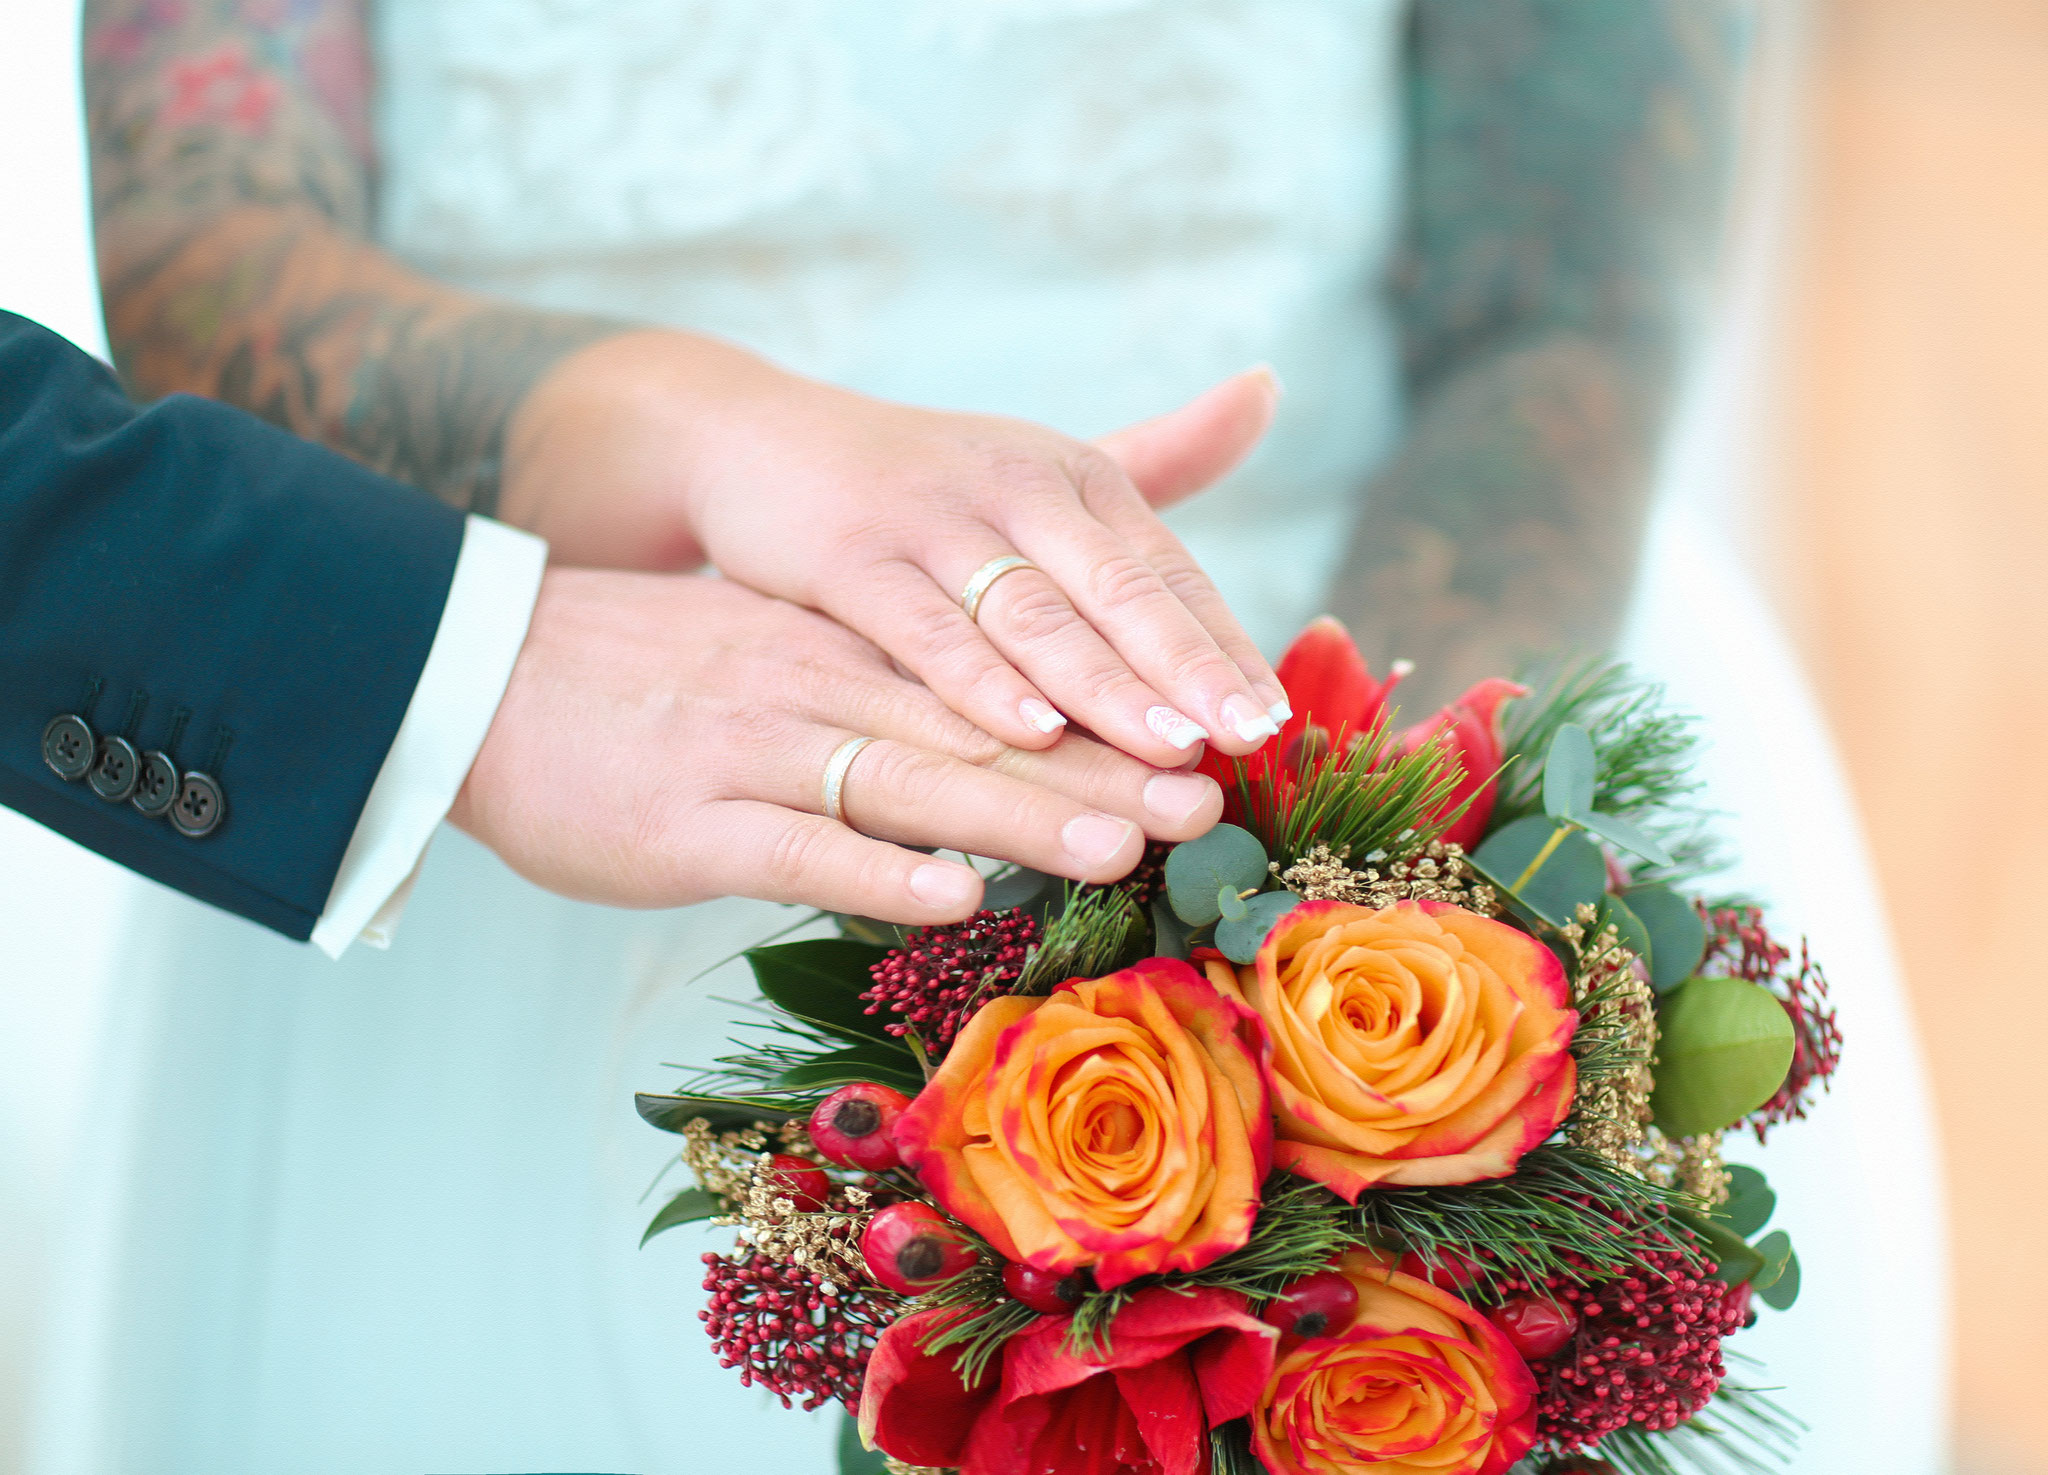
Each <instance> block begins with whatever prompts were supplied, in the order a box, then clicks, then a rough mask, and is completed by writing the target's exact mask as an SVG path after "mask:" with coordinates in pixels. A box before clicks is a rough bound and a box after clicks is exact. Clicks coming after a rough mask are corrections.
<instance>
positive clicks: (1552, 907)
mask: <svg viewBox="0 0 2048 1475" xmlns="http://www.w3.org/2000/svg"><path fill="white" fill-rule="evenodd" d="M1557 831H1558V823H1557V821H1556V820H1553V819H1550V818H1548V817H1547V816H1545V815H1540V814H1532V815H1528V816H1526V817H1524V818H1522V819H1518V820H1516V821H1515V822H1514V823H1513V824H1511V825H1509V826H1507V827H1506V828H1505V829H1501V830H1497V831H1495V832H1494V833H1493V834H1491V835H1489V836H1487V837H1486V843H1485V844H1483V845H1481V846H1480V847H1479V849H1478V850H1477V851H1476V852H1474V853H1473V856H1472V863H1473V865H1475V866H1477V867H1478V868H1479V869H1480V870H1481V871H1482V872H1484V873H1485V875H1486V878H1487V879H1488V880H1489V881H1492V882H1493V883H1494V884H1495V885H1496V886H1498V887H1500V889H1501V890H1503V891H1506V892H1509V893H1511V894H1512V895H1513V896H1514V897H1515V898H1516V899H1517V900H1519V901H1520V902H1521V903H1522V905H1523V906H1525V907H1527V908H1528V909H1529V910H1530V911H1531V912H1533V913H1535V914H1536V916H1538V917H1540V918H1541V919H1542V920H1543V921H1545V922H1548V923H1549V924H1550V925H1551V926H1553V927H1562V926H1564V925H1565V924H1566V923H1567V922H1570V921H1571V920H1572V918H1573V914H1574V913H1575V912H1576V911H1577V910H1578V908H1579V906H1580V905H1581V904H1582V903H1583V904H1595V905H1597V904H1598V902H1599V900H1600V898H1601V897H1603V896H1605V895H1606V894H1607V861H1606V858H1605V857H1603V856H1602V855H1601V854H1600V847H1599V846H1597V845H1595V844H1594V843H1593V842H1592V841H1590V840H1588V839H1587V838H1586V837H1585V836H1584V835H1581V834H1579V833H1578V832H1577V831H1570V832H1568V833H1567V834H1565V835H1564V836H1563V837H1562V838H1561V839H1559V840H1558V842H1557V844H1556V846H1555V847H1554V848H1553V849H1552V850H1551V852H1550V855H1549V857H1548V858H1547V859H1545V861H1544V862H1543V865H1542V867H1541V868H1540V869H1539V870H1538V871H1537V872H1536V874H1535V875H1533V876H1532V877H1530V878H1529V880H1528V881H1527V882H1525V883H1524V884H1523V885H1522V886H1521V887H1520V888H1519V889H1518V888H1517V887H1516V886H1515V882H1516V880H1517V879H1519V878H1520V876H1521V874H1522V872H1523V871H1525V870H1527V869H1528V868H1529V865H1530V863H1531V862H1532V861H1534V860H1535V859H1536V857H1537V856H1538V855H1539V854H1541V853H1542V851H1543V848H1544V846H1546V845H1549V844H1550V840H1551V837H1552V836H1553V835H1556V834H1557Z"/></svg>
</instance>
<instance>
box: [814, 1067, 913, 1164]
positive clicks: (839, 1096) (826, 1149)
mask: <svg viewBox="0 0 2048 1475" xmlns="http://www.w3.org/2000/svg"><path fill="white" fill-rule="evenodd" d="M908 1105H910V1098H909V1097H908V1096H905V1095H904V1094H903V1093H902V1092H901V1091H892V1090H890V1089H889V1088H888V1087H887V1086H877V1085H875V1084H873V1083H872V1082H868V1081H863V1082H861V1083H860V1084H858V1085H853V1086H841V1087H840V1088H839V1089H838V1090H836V1091H834V1092H833V1093H832V1094H831V1095H830V1096H827V1097H826V1098H825V1099H824V1100H823V1101H820V1102H819V1103H818V1107H817V1110H815V1111H813V1112H812V1113H811V1145H812V1146H813V1147H815V1148H817V1149H818V1151H819V1152H821V1153H823V1154H824V1155H825V1156H826V1157H827V1158H829V1159H830V1160H831V1161H833V1162H835V1163H838V1164H840V1165H841V1166H843V1167H848V1168H866V1169H867V1170H868V1171H869V1172H871V1173H879V1172H883V1171H885V1170H887V1169H889V1168H893V1167H895V1166H896V1165H897V1164H898V1163H900V1162H902V1161H903V1160H902V1159H901V1158H900V1157H898V1156H897V1155H896V1142H895V1139H894V1138H893V1137H892V1136H891V1135H890V1130H889V1129H890V1128H891V1127H893V1126H895V1125H896V1118H898V1117H900V1116H902V1115H903V1109H904V1108H905V1107H907V1106H908Z"/></svg>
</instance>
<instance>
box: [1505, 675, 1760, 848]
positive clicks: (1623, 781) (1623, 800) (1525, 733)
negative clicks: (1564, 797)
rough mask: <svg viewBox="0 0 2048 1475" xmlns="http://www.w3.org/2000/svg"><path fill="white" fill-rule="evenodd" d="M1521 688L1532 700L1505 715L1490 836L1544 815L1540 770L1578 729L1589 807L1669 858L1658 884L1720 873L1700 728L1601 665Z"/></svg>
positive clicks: (1657, 691) (1659, 692) (1652, 690)
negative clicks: (1564, 736)
mask: <svg viewBox="0 0 2048 1475" xmlns="http://www.w3.org/2000/svg"><path fill="white" fill-rule="evenodd" d="M1523 680H1524V684H1525V685H1527V686H1528V687H1529V688H1530V695H1528V696H1526V697H1521V698H1518V699H1517V700H1515V701H1513V702H1510V703H1509V704H1508V705H1507V707H1506V709H1505V711H1504V713H1503V718H1502V741H1503V751H1504V754H1505V757H1506V762H1507V768H1506V771H1505V772H1504V773H1503V775H1502V777H1501V784H1500V794H1499V797H1498V799H1497V800H1496V801H1495V804H1494V811H1493V818H1492V820H1491V821H1490V822H1489V828H1491V829H1499V828H1502V827H1504V826H1506V825H1509V824H1512V823H1513V822H1514V821H1516V820H1518V819H1522V818H1524V817H1526V816H1528V815H1532V814H1541V813H1543V761H1544V759H1545V757H1546V756H1548V754H1549V752H1550V742H1551V739H1552V738H1554V737H1555V736H1556V735H1557V730H1558V729H1559V728H1560V727H1563V726H1564V725H1565V724H1566V723H1576V724H1577V725H1578V726H1580V727H1583V728H1585V729H1586V732H1587V733H1588V735H1590V736H1591V738H1592V739H1593V752H1594V754H1595V757H1596V759H1597V777H1596V778H1595V780H1594V786H1593V807H1594V808H1595V809H1597V810H1599V811H1600V812H1601V813H1602V814H1613V815H1619V816H1621V817H1622V818H1624V819H1627V820H1631V821H1633V822H1634V823H1635V824H1636V825H1638V826H1639V827H1641V828H1642V829H1643V830H1645V831H1646V832H1648V833H1649V834H1650V835H1652V836H1653V837H1655V838H1656V839H1657V840H1659V841H1660V842H1662V843H1663V845H1664V848H1665V849H1666V850H1668V851H1670V852H1671V855H1672V857H1673V863H1672V864H1671V865H1670V866H1669V867H1665V868H1661V869H1658V870H1656V871H1655V872H1654V875H1655V876H1656V878H1657V879H1661V880H1681V879H1685V878H1687V877H1692V876H1698V875H1703V874H1706V873H1708V872H1711V871H1714V870H1717V869H1719V868H1720V865H1721V861H1722V857H1721V856H1720V854H1719V852H1718V851H1717V849H1716V847H1715V844H1714V842H1713V841H1712V840H1711V838H1709V837H1708V835H1707V834H1706V831H1705V822H1706V820H1707V818H1708V816H1707V813H1706V811H1704V810H1703V809H1702V808H1701V807H1700V805H1699V803H1698V797H1699V793H1700V790H1701V788H1702V781H1701V780H1700V778H1699V776H1698V770H1699V756H1700V748H1701V742H1700V735H1699V723H1698V720H1697V719H1695V718H1692V717H1688V716H1684V715H1682V714H1680V713H1676V712H1671V711H1668V710H1666V709H1665V707H1664V689H1663V687H1661V686H1658V685H1656V684H1655V683H1653V682H1648V681H1644V680H1643V679H1642V678H1640V677H1638V676H1636V675H1635V673H1634V672H1632V671H1631V670H1630V669H1629V668H1628V666H1626V665H1625V664H1623V663H1622V662H1620V661H1613V660H1608V659H1606V658H1604V657H1598V656H1593V657H1583V658H1581V659H1579V660H1576V661H1568V662H1564V663H1561V664H1557V665H1553V666H1547V667H1541V668H1538V669H1537V670H1536V671H1535V672H1533V673H1530V674H1528V675H1526V676H1525V677H1524V678H1523ZM1639 873H1640V875H1641V878H1642V879H1650V877H1651V875H1652V874H1653V873H1652V872H1651V871H1650V870H1649V869H1647V868H1639Z"/></svg>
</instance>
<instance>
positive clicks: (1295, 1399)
mask: <svg viewBox="0 0 2048 1475" xmlns="http://www.w3.org/2000/svg"><path fill="white" fill-rule="evenodd" d="M1337 1269H1339V1270H1341V1271H1343V1272H1344V1273H1345V1274H1346V1275H1348V1276H1350V1278H1351V1281H1352V1284H1354V1285H1356V1286H1357V1287H1358V1316H1357V1319H1356V1320H1354V1321H1353V1322H1352V1324H1351V1325H1350V1326H1349V1327H1348V1328H1347V1329H1346V1330H1345V1332H1344V1334H1343V1335H1342V1336H1338V1337H1317V1338H1312V1339H1310V1340H1308V1341H1305V1342H1301V1343H1298V1344H1297V1345H1296V1346H1295V1347H1293V1348H1292V1349H1291V1350H1289V1351H1287V1352H1284V1353H1282V1354H1281V1357H1280V1361H1279V1362H1278V1363H1277V1364H1276V1365H1275V1366H1274V1368H1273V1378H1272V1381H1271V1382H1269V1383H1268V1384H1267V1385H1266V1394H1265V1397H1264V1398H1263V1399H1262V1400H1261V1402H1260V1405H1259V1411H1258V1412H1257V1413H1255V1414H1253V1415H1252V1448H1253V1449H1254V1450H1255V1451H1256V1452H1257V1454H1258V1457H1259V1460H1260V1462H1261V1463H1263V1464H1264V1465H1265V1467H1266V1468H1267V1469H1268V1470H1270V1471H1272V1472H1273V1475H1352V1472H1354V1471H1359V1470H1365V1469H1371V1470H1373V1471H1375V1472H1384V1475H1501V1472H1502V1471H1505V1470H1506V1469H1507V1468H1508V1467H1509V1466H1510V1465H1512V1464H1514V1463H1515V1461H1516V1460H1519V1459H1520V1458H1521V1457H1522V1456H1523V1455H1525V1454H1527V1453H1528V1452H1529V1447H1530V1446H1531V1445H1532V1444H1534V1443H1535V1441H1536V1380H1535V1379H1534V1378H1533V1377H1531V1376H1530V1374H1529V1369H1528V1367H1527V1365H1526V1364H1524V1363H1523V1361H1522V1359H1521V1358H1520V1357H1519V1356H1517V1355H1516V1353H1515V1349H1514V1348H1513V1347H1511V1346H1509V1345H1508V1342H1507V1339H1506V1338H1505V1337H1503V1336H1502V1335H1501V1334H1500V1332H1499V1331H1498V1330H1497V1329H1495V1327H1494V1326H1493V1325H1492V1323H1490V1322H1488V1321H1487V1319H1486V1318H1485V1317H1483V1316H1481V1315H1480V1314H1479V1313H1478V1312H1477V1311H1474V1310H1473V1309H1472V1308H1471V1307H1470V1306H1467V1305H1466V1304H1465V1303H1464V1302H1463V1301H1460V1300H1459V1299H1458V1298H1457V1297H1456V1296H1453V1295H1451V1294H1450V1293H1449V1292H1448V1291H1440V1290H1438V1289H1437V1288H1436V1287H1435V1286H1433V1285H1431V1284H1430V1283H1429V1282H1428V1281H1426V1280H1417V1279H1416V1278H1415V1277H1414V1276H1412V1275H1402V1274H1400V1273H1398V1272H1397V1271H1395V1270H1394V1269H1393V1268H1392V1264H1391V1262H1390V1261H1388V1260H1385V1259H1383V1258H1381V1257H1379V1256H1376V1255H1373V1254H1371V1253H1369V1252H1366V1251H1362V1250H1361V1251H1354V1252H1352V1253H1351V1254H1348V1255H1346V1256H1344V1258H1343V1259H1341V1260H1339V1261H1338V1262H1337Z"/></svg>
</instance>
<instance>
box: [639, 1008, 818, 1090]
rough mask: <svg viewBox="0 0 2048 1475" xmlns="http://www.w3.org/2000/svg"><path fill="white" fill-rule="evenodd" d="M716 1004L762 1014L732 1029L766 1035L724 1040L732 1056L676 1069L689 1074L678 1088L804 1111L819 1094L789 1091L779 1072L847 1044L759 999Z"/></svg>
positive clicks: (810, 1060)
mask: <svg viewBox="0 0 2048 1475" xmlns="http://www.w3.org/2000/svg"><path fill="white" fill-rule="evenodd" d="M717 1002H719V1003H722V1004H724V1003H729V1004H732V1005H733V1007H734V1008H736V1009H748V1010H752V1011H754V1012H756V1013H759V1014H762V1015H764V1016H765V1017H763V1018H760V1019H748V1020H741V1021H740V1022H739V1024H738V1025H737V1026H736V1027H737V1028H740V1029H752V1030H759V1031H761V1032H762V1033H763V1035H764V1036H765V1038H760V1039H733V1040H728V1041H727V1043H728V1044H730V1045H731V1046H733V1049H734V1053H733V1054H730V1055H720V1056H718V1057H717V1058H716V1059H715V1060H714V1061H713V1062H712V1063H711V1064H710V1065H709V1066H683V1067H678V1068H679V1069H684V1070H687V1071H688V1072H689V1074H688V1075H686V1076H685V1077H684V1078H683V1081H682V1084H681V1085H680V1086H678V1087H677V1090H678V1092H679V1093H680V1094H683V1095H687V1096H718V1097H724V1098H727V1099H730V1100H736V1101H744V1102H746V1103H748V1104H749V1105H754V1106H769V1107H773V1108H774V1109H776V1110H778V1111H795V1112H808V1111H809V1110H810V1109H811V1107H812V1106H814V1105H815V1104H816V1103H817V1097H818V1093H817V1092H815V1091H813V1092H809V1093H797V1094H792V1093H791V1092H790V1091H788V1090H787V1089H785V1088H784V1087H783V1086H782V1085H781V1080H782V1075H783V1072H784V1071H787V1070H790V1069H793V1068H794V1067H796V1066H800V1065H809V1064H811V1063H812V1062H814V1061H816V1060H817V1059H818V1058H819V1057H821V1056H824V1055H829V1054H832V1053H834V1052H835V1051H838V1050H843V1049H844V1048H846V1042H845V1041H844V1040H841V1039H837V1038H835V1037H834V1036H832V1035H829V1034H826V1033H825V1032H824V1031H822V1030H819V1029H817V1028H814V1027H813V1026H811V1025H809V1024H806V1023H805V1022H804V1021H802V1020H800V1019H796V1018H794V1017H792V1016H790V1015H787V1014H783V1013H781V1012H779V1011H771V1010H769V1009H767V1008H766V1007H764V1006H762V1005H760V1004H758V1003H753V1002H748V1001H741V1000H734V999H720V1000H718V1001H717Z"/></svg>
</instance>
